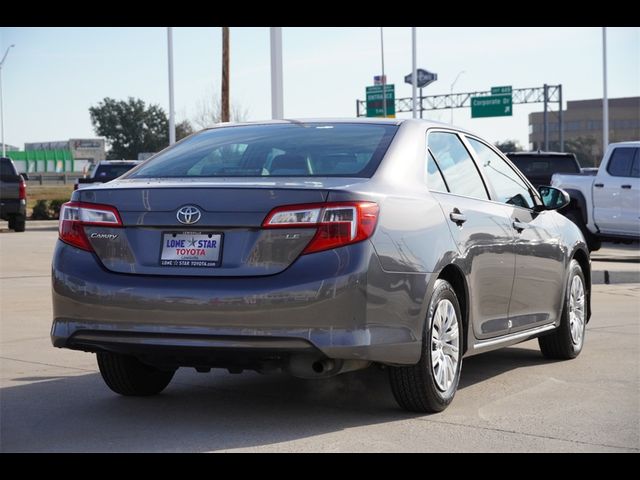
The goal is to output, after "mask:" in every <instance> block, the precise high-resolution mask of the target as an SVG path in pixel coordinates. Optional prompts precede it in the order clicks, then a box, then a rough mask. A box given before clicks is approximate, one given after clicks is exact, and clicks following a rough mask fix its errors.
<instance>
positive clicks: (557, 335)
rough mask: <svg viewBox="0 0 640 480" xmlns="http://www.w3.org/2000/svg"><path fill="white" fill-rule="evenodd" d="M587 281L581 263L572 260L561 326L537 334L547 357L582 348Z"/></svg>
mask: <svg viewBox="0 0 640 480" xmlns="http://www.w3.org/2000/svg"><path fill="white" fill-rule="evenodd" d="M585 285H586V283H585V281H584V275H583V273H582V268H580V264H579V263H578V262H577V260H571V265H570V267H569V281H568V284H567V293H566V294H565V299H564V307H563V309H562V317H561V320H560V326H559V327H558V328H557V329H556V330H554V331H553V333H551V334H549V335H545V336H544V337H540V338H538V344H539V345H540V351H541V352H542V355H544V356H545V357H546V358H553V359H560V360H569V359H571V358H575V357H577V356H578V355H579V354H580V352H581V351H582V346H583V345H584V333H585V326H586V323H587V309H586V305H587V303H586V299H587V294H586V288H585Z"/></svg>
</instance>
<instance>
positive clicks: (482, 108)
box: [471, 95, 513, 118]
mask: <svg viewBox="0 0 640 480" xmlns="http://www.w3.org/2000/svg"><path fill="white" fill-rule="evenodd" d="M511 115H513V99H512V98H511V95H485V96H483V97H471V118H481V117H509V116H511Z"/></svg>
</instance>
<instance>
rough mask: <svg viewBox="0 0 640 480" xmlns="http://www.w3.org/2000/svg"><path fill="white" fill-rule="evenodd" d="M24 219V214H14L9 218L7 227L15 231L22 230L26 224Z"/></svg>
mask: <svg viewBox="0 0 640 480" xmlns="http://www.w3.org/2000/svg"><path fill="white" fill-rule="evenodd" d="M25 220H26V219H25V218H24V215H14V216H13V217H12V218H11V220H9V228H11V229H13V230H15V231H16V232H24V230H25V224H26V221H25Z"/></svg>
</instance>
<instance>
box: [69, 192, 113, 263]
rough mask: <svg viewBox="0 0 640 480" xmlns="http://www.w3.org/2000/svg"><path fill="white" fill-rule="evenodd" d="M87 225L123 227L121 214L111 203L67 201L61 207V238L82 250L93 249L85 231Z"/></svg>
mask: <svg viewBox="0 0 640 480" xmlns="http://www.w3.org/2000/svg"><path fill="white" fill-rule="evenodd" d="M85 226H98V227H111V228H119V227H122V220H121V219H120V214H119V213H118V210H117V209H116V208H115V207H112V206H111V205H100V204H97V203H84V202H67V203H65V204H64V205H62V207H61V208H60V223H59V224H58V235H59V237H60V240H62V241H63V242H65V243H68V244H69V245H73V246H74V247H78V248H81V249H82V250H87V251H93V248H92V247H91V244H90V243H89V240H88V239H87V236H86V234H85V232H84V227H85Z"/></svg>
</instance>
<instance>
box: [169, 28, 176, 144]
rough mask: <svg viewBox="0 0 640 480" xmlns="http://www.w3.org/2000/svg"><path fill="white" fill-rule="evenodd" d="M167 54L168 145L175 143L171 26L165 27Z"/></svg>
mask: <svg viewBox="0 0 640 480" xmlns="http://www.w3.org/2000/svg"><path fill="white" fill-rule="evenodd" d="M167 54H168V56H169V145H173V144H174V143H176V118H175V117H176V112H175V109H174V105H173V28H172V27H167Z"/></svg>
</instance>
